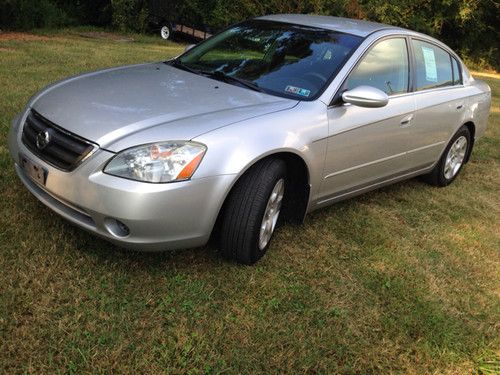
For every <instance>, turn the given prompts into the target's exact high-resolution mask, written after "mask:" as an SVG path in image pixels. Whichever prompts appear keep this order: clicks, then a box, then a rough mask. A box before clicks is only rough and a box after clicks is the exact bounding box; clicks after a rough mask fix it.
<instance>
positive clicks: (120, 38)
mask: <svg viewBox="0 0 500 375" xmlns="http://www.w3.org/2000/svg"><path fill="white" fill-rule="evenodd" d="M78 35H79V36H83V37H84V38H93V39H106V40H113V41H116V42H125V43H126V42H133V41H134V38H131V37H128V36H124V35H120V34H113V33H107V32H104V31H89V32H85V33H78Z"/></svg>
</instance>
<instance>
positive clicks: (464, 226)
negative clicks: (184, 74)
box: [0, 30, 500, 374]
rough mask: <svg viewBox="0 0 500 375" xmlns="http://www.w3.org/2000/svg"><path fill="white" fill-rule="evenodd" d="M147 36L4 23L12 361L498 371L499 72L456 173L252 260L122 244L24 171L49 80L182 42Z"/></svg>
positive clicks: (0, 171) (0, 324)
mask: <svg viewBox="0 0 500 375" xmlns="http://www.w3.org/2000/svg"><path fill="white" fill-rule="evenodd" d="M135 38H136V40H135V41H134V42H123V41H120V40H108V39H95V38H90V37H85V36H82V35H81V33H80V32H79V31H78V30H65V31H61V32H57V33H50V32H46V33H42V34H37V35H36V36H29V35H25V34H17V35H11V36H9V35H6V34H3V35H2V34H0V188H1V192H2V196H1V200H0V210H1V216H0V373H6V374H13V373H36V374H42V373H47V374H55V373H69V374H73V373H78V374H81V373H112V372H113V373H125V372H127V373H173V374H175V373H192V374H198V373H209V374H212V373H213V374H215V373H242V374H248V373H257V372H258V373H324V374H326V373H329V374H332V373H345V374H350V373H353V374H354V373H409V374H424V373H429V374H435V373H445V374H446V373H449V374H459V373H460V374H461V373H474V372H479V373H485V374H487V373H494V372H495V371H497V372H496V373H499V371H500V329H499V328H500V327H499V322H500V299H499V296H500V273H499V270H500V194H499V193H500V76H498V75H490V76H489V77H486V78H484V79H486V81H487V82H488V83H489V84H490V86H491V88H492V90H493V94H494V102H493V108H492V115H491V118H490V122H489V128H488V131H487V134H486V136H485V137H484V138H483V139H481V140H480V141H479V142H478V143H477V145H476V147H475V150H474V152H473V155H472V159H471V161H470V162H469V164H468V165H467V166H466V167H465V169H464V170H463V173H462V174H461V175H460V177H459V178H458V179H457V180H456V182H455V183H454V184H452V185H451V186H449V187H448V188H444V189H438V188H433V187H430V186H428V185H425V184H423V183H421V182H420V181H419V180H417V179H414V180H411V181H407V182H404V183H399V184H396V185H393V186H391V187H387V188H384V189H381V190H378V191H374V192H371V193H369V194H366V195H363V196H361V197H358V198H354V199H351V200H349V201H346V202H343V203H340V204H336V205H334V206H332V207H330V208H327V209H323V210H320V211H317V212H315V213H313V214H311V215H309V216H308V217H307V219H306V222H305V224H304V225H302V226H299V227H284V228H282V229H280V230H279V231H278V232H277V233H276V237H275V239H274V242H273V243H272V245H271V248H270V249H269V252H268V254H267V256H266V257H265V258H264V259H263V260H262V261H261V262H259V263H258V264H257V265H256V266H253V267H244V266H239V265H236V264H232V263H229V262H226V261H224V260H222V259H221V258H220V256H218V254H217V252H216V249H213V248H202V249H191V250H186V251H180V252H176V253H162V254H141V253H134V252H129V251H125V250H120V249H118V248H116V247H114V246H112V245H110V244H108V243H107V242H104V241H102V240H99V239H97V238H95V237H93V236H91V235H89V234H87V233H86V232H83V231H82V230H79V229H77V228H75V227H73V226H71V225H70V224H68V223H67V222H66V221H64V220H63V219H62V218H60V217H59V216H57V215H56V214H54V213H52V212H51V211H50V210H49V209H47V208H46V207H45V206H43V205H42V204H41V203H39V202H38V201H37V200H36V199H35V198H34V197H32V196H31V195H30V193H28V191H27V190H26V189H25V188H24V187H23V186H22V184H21V183H20V182H19V181H18V179H17V177H16V175H15V172H14V168H13V166H12V163H11V160H10V158H9V155H8V151H7V148H6V136H7V131H8V127H9V124H10V120H11V118H13V117H14V115H15V114H16V113H18V112H19V111H21V110H22V108H23V106H24V104H25V103H26V101H27V100H28V98H29V97H30V96H31V95H32V94H33V93H35V92H36V91H37V90H39V89H40V88H42V87H43V86H45V85H46V84H48V83H50V82H53V81H55V80H58V79H61V78H63V77H66V76H69V75H74V74H77V73H80V72H84V71H90V70H94V69H98V68H101V67H109V66H114V65H120V64H130V63H137V62H145V61H158V60H161V59H166V58H167V57H170V56H174V55H176V54H178V53H179V52H180V51H182V46H180V45H176V44H174V43H164V42H161V41H160V40H159V39H156V38H147V37H138V38H137V37H135Z"/></svg>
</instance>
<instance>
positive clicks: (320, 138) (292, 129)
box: [193, 101, 328, 201]
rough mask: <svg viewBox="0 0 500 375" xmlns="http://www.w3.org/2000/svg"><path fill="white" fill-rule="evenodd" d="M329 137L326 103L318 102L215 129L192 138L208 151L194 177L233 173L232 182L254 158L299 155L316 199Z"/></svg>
mask: <svg viewBox="0 0 500 375" xmlns="http://www.w3.org/2000/svg"><path fill="white" fill-rule="evenodd" d="M327 137H328V118H327V115H326V106H325V104H324V103H322V102H320V101H315V102H301V103H300V104H299V105H297V106H296V107H294V108H292V109H289V110H285V111H280V112H275V113H271V114H268V115H266V116H262V117H259V118H255V119H249V120H246V121H242V122H239V123H237V124H233V125H230V126H226V127H223V128H220V129H216V130H214V131H211V132H209V133H205V134H203V135H200V136H198V137H196V138H194V140H195V141H197V142H201V143H204V144H206V145H207V147H208V150H207V153H206V155H205V157H204V158H203V161H202V163H201V164H200V167H199V168H198V170H197V171H196V172H195V174H194V176H193V178H204V177H211V176H217V175H226V174H232V175H234V176H235V181H234V182H236V181H237V179H238V178H239V177H240V176H241V175H243V173H245V172H246V171H247V170H248V169H249V168H250V167H251V166H252V165H254V164H255V163H256V162H257V161H259V160H261V159H263V158H265V157H267V156H269V155H272V154H276V153H281V152H287V153H292V154H295V155H298V156H299V157H300V158H301V159H302V160H303V161H304V162H305V164H306V166H307V169H308V174H309V184H310V186H311V194H310V198H309V200H310V201H311V200H313V199H315V197H316V195H317V194H318V189H319V186H320V182H321V180H322V177H323V167H324V161H325V153H326V141H327Z"/></svg>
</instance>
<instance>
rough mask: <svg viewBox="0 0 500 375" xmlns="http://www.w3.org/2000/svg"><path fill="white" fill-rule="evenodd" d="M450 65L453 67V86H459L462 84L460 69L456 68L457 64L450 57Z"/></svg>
mask: <svg viewBox="0 0 500 375" xmlns="http://www.w3.org/2000/svg"><path fill="white" fill-rule="evenodd" d="M451 65H452V66H453V84H454V85H461V84H462V73H461V72H460V69H459V68H458V62H457V60H456V59H455V58H454V57H452V59H451Z"/></svg>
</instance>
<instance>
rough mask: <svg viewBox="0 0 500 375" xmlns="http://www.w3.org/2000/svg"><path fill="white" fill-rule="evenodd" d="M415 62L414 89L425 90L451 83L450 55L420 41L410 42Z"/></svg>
mask: <svg viewBox="0 0 500 375" xmlns="http://www.w3.org/2000/svg"><path fill="white" fill-rule="evenodd" d="M412 43H413V51H414V54H415V60H416V67H415V68H416V79H417V81H416V89H417V90H426V89H432V88H436V87H443V86H450V85H452V83H453V73H452V69H451V58H450V54H449V53H448V52H446V51H444V50H443V49H441V48H439V47H436V46H434V45H432V44H430V43H426V42H422V41H420V40H412Z"/></svg>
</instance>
